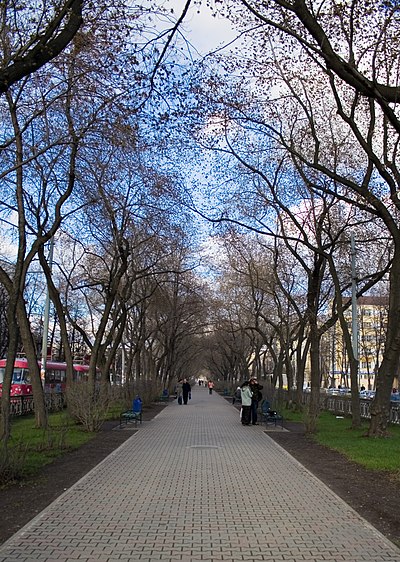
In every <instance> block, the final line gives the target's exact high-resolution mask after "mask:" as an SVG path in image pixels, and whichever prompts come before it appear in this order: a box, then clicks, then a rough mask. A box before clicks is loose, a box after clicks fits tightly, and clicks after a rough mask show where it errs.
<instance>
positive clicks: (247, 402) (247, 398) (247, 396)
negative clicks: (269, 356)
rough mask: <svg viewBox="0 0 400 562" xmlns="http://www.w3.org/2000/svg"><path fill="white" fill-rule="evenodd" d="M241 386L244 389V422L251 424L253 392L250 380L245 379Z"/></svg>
mask: <svg viewBox="0 0 400 562" xmlns="http://www.w3.org/2000/svg"><path fill="white" fill-rule="evenodd" d="M240 388H241V391H242V424H243V425H249V424H250V418H251V398H252V396H253V393H252V392H251V388H250V384H249V381H244V383H243V384H242V386H241V387H240Z"/></svg>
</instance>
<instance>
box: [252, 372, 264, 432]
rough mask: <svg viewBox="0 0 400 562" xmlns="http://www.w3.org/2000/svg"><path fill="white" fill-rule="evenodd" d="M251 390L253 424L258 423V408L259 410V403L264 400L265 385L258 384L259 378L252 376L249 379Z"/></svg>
mask: <svg viewBox="0 0 400 562" xmlns="http://www.w3.org/2000/svg"><path fill="white" fill-rule="evenodd" d="M249 385H250V390H251V392H252V397H251V423H252V424H253V425H257V410H258V403H259V402H260V401H261V400H262V392H261V390H262V389H263V386H262V385H261V384H258V381H257V379H255V378H252V379H250V381H249Z"/></svg>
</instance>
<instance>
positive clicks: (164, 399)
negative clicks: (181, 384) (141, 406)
mask: <svg viewBox="0 0 400 562" xmlns="http://www.w3.org/2000/svg"><path fill="white" fill-rule="evenodd" d="M158 401H159V402H169V392H168V389H167V388H164V390H163V391H162V394H161V396H160V397H159V399H158Z"/></svg>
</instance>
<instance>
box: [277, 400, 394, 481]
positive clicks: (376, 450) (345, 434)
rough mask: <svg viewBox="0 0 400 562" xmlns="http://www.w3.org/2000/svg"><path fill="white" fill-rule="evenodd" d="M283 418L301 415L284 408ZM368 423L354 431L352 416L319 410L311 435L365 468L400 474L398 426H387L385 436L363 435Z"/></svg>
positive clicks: (296, 418) (289, 418)
mask: <svg viewBox="0 0 400 562" xmlns="http://www.w3.org/2000/svg"><path fill="white" fill-rule="evenodd" d="M285 419H287V420H291V421H303V414H301V413H295V412H291V411H286V412H285ZM368 426H369V424H368V422H363V425H362V427H361V428H360V429H357V430H354V429H351V419H349V418H339V417H338V418H337V417H336V416H335V415H334V414H332V413H330V412H322V413H321V415H320V418H319V420H318V425H317V433H316V435H315V436H313V438H314V439H315V441H317V443H320V444H322V445H325V446H326V447H329V448H330V449H334V450H335V451H339V452H340V453H342V454H343V455H344V456H345V457H346V458H348V459H350V460H352V461H354V462H356V463H358V464H360V465H361V466H363V467H365V468H368V469H372V470H383V471H387V472H390V473H392V474H393V475H394V476H397V477H400V427H398V426H390V428H389V436H388V437H387V438H382V439H379V438H376V439H375V438H368V437H365V434H366V430H367V429H368Z"/></svg>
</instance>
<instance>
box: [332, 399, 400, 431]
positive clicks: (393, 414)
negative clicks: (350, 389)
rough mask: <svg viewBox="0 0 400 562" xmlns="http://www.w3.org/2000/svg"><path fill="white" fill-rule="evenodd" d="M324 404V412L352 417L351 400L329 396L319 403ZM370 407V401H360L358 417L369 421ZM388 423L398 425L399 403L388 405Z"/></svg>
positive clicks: (399, 418)
mask: <svg viewBox="0 0 400 562" xmlns="http://www.w3.org/2000/svg"><path fill="white" fill-rule="evenodd" d="M321 402H322V404H324V410H328V411H329V412H333V413H335V414H342V415H345V416H351V415H352V409H351V398H350V397H345V396H329V398H324V400H323V401H321ZM370 406H371V400H365V399H363V398H361V399H360V415H361V417H362V418H364V419H370V418H371V414H370V411H369V409H370ZM389 422H390V423H394V424H398V425H400V403H399V402H392V403H391V405H390V412H389Z"/></svg>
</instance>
